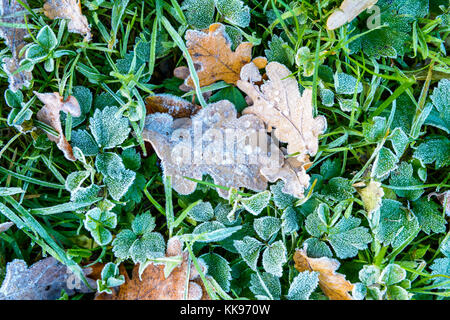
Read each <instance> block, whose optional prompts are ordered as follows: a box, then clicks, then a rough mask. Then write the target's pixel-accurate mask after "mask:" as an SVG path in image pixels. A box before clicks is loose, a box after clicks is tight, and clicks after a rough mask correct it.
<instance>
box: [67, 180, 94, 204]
mask: <svg viewBox="0 0 450 320" xmlns="http://www.w3.org/2000/svg"><path fill="white" fill-rule="evenodd" d="M100 190H101V189H100V187H99V186H97V185H95V184H92V185H90V186H89V187H87V188H83V187H79V188H77V189H76V190H74V191H73V192H72V194H71V196H70V201H73V202H77V203H88V202H95V200H97V199H98V198H97V195H98V193H99V192H100Z"/></svg>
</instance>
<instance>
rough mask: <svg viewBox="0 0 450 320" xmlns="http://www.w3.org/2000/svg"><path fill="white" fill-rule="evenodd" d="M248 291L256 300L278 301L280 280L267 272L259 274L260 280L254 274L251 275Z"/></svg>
mask: <svg viewBox="0 0 450 320" xmlns="http://www.w3.org/2000/svg"><path fill="white" fill-rule="evenodd" d="M261 281H262V282H263V283H261ZM264 287H265V288H264ZM250 290H251V291H252V292H253V294H254V295H255V297H256V299H258V300H271V299H273V300H280V298H281V284H280V279H279V278H278V277H276V276H274V275H272V274H270V273H267V272H263V273H262V274H261V279H260V278H259V277H258V275H257V274H256V273H252V275H251V276H250ZM267 291H269V292H267Z"/></svg>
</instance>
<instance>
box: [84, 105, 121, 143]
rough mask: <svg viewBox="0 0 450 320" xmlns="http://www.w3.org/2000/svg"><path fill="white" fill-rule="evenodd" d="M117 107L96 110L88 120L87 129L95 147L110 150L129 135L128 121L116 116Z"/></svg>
mask: <svg viewBox="0 0 450 320" xmlns="http://www.w3.org/2000/svg"><path fill="white" fill-rule="evenodd" d="M118 112H119V109H118V108H117V107H105V108H104V109H103V110H98V109H97V110H96V111H95V113H94V116H93V117H92V118H91V119H90V123H89V128H90V129H91V132H92V135H93V136H94V139H95V141H96V142H97V145H98V146H99V147H100V148H103V149H111V148H114V147H116V146H118V145H120V144H122V143H123V142H124V141H125V139H126V138H127V137H128V134H129V133H130V128H129V127H128V126H129V123H128V119H127V118H125V117H123V116H119V117H118V115H117V113H118Z"/></svg>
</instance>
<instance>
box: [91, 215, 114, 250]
mask: <svg viewBox="0 0 450 320" xmlns="http://www.w3.org/2000/svg"><path fill="white" fill-rule="evenodd" d="M116 225H117V215H116V214H115V213H114V212H110V211H109V212H108V211H106V212H105V211H102V210H100V209H99V208H94V209H91V210H89V211H88V212H87V213H86V219H85V220H84V227H85V228H86V229H87V230H89V232H90V233H91V235H92V237H93V238H94V240H95V242H97V243H98V244H99V245H101V246H104V245H107V244H108V243H110V242H111V240H112V234H111V232H110V231H109V230H108V229H114V228H115V227H116Z"/></svg>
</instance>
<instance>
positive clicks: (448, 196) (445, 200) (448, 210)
mask: <svg viewBox="0 0 450 320" xmlns="http://www.w3.org/2000/svg"><path fill="white" fill-rule="evenodd" d="M431 196H436V197H437V199H438V200H439V201H440V202H441V204H442V205H443V206H445V214H446V215H447V216H450V191H446V192H443V193H436V192H432V193H430V194H429V195H428V200H430V197H431Z"/></svg>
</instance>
